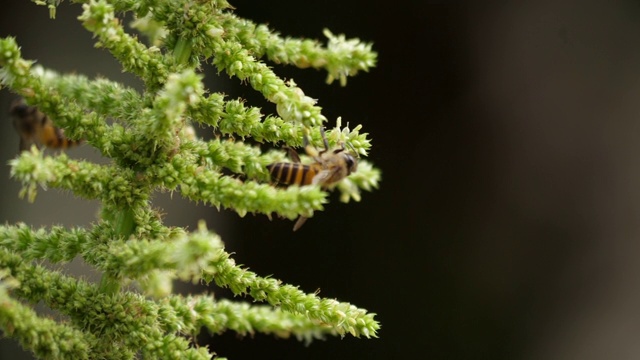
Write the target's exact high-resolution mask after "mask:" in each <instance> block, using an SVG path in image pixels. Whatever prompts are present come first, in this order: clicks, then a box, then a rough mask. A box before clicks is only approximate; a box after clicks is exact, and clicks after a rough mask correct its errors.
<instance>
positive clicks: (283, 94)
mask: <svg viewBox="0 0 640 360" xmlns="http://www.w3.org/2000/svg"><path fill="white" fill-rule="evenodd" d="M35 2H36V4H39V5H44V6H46V7H47V8H48V9H49V11H50V16H51V17H52V18H53V17H55V13H56V9H57V6H58V5H59V3H60V2H61V1H60V0H38V1H35ZM72 3H81V4H82V8H83V13H82V15H81V16H80V17H79V21H80V22H81V23H82V25H83V26H84V27H85V29H87V30H88V31H89V32H91V33H92V34H93V35H94V38H95V41H96V46H98V47H101V48H103V49H105V50H107V51H109V52H110V53H111V54H112V55H113V56H114V57H115V58H116V59H117V60H118V61H119V62H120V63H121V64H122V68H123V70H124V71H127V72H130V73H132V74H134V75H135V76H137V77H138V78H139V79H140V80H141V81H142V84H143V90H142V91H137V90H134V89H131V88H128V87H126V86H124V85H122V84H119V83H116V82H112V81H110V80H108V79H105V78H98V79H89V78H87V77H85V76H83V75H78V74H60V73H57V72H55V71H53V70H51V69H47V68H46V67H44V66H41V65H34V64H35V61H32V60H27V59H24V58H22V55H21V52H20V48H19V46H18V44H17V43H16V40H15V39H14V38H12V37H5V38H0V86H2V87H6V88H8V89H10V90H11V91H12V92H14V93H16V94H17V95H19V96H21V97H23V98H24V99H25V101H26V103H27V104H29V105H31V106H37V108H38V109H39V110H40V111H41V112H43V113H44V114H47V115H48V116H49V117H50V118H51V119H54V122H55V126H56V127H59V128H61V129H63V130H64V134H65V136H66V137H69V138H70V139H83V140H84V141H85V143H86V144H87V146H91V147H93V148H94V149H95V150H96V151H97V152H98V153H100V154H101V155H102V156H103V157H104V158H105V159H108V160H109V161H107V162H106V163H101V164H97V163H92V162H89V161H86V160H76V159H72V158H70V157H69V156H67V155H65V154H64V153H60V152H49V151H47V150H44V149H39V148H37V147H35V146H34V147H32V148H31V149H29V150H26V151H23V152H22V153H21V154H19V155H18V156H17V157H16V158H15V159H13V160H11V162H10V166H11V176H12V177H13V178H14V179H16V180H18V181H20V182H21V183H22V185H23V188H22V190H21V192H20V195H21V196H23V197H26V198H27V199H28V200H29V201H31V202H33V201H36V197H37V193H38V191H39V190H40V189H52V188H55V189H62V190H66V191H69V192H72V193H73V194H74V195H75V196H77V197H81V198H84V199H91V200H96V201H99V202H100V204H101V211H100V215H99V218H98V219H97V221H96V222H95V223H94V224H91V225H87V227H76V228H71V229H68V228H65V227H62V226H54V227H50V228H40V229H34V228H33V227H31V226H29V225H27V224H24V223H18V224H15V225H10V224H6V225H3V226H0V331H1V332H2V334H3V335H4V336H6V337H10V338H13V339H16V340H17V341H19V342H20V344H21V345H22V346H23V347H24V348H25V349H26V350H28V351H31V352H32V353H33V354H34V355H35V356H36V357H38V358H42V359H70V358H72V359H134V358H144V359H210V358H212V357H213V356H214V355H213V354H214V351H213V349H208V348H207V347H204V346H198V345H197V344H194V343H193V339H194V338H195V336H196V335H197V334H198V333H200V332H201V331H202V330H203V329H204V330H207V331H208V332H210V333H212V334H220V333H223V332H225V331H234V332H236V333H238V334H240V335H253V334H255V333H263V334H270V335H272V336H275V337H280V338H288V337H294V338H296V339H298V340H301V341H304V342H307V343H309V342H311V341H312V340H314V339H322V338H325V337H327V336H347V335H351V336H355V337H364V338H371V337H376V336H377V334H378V331H379V329H380V324H379V323H378V322H377V321H376V319H375V314H373V313H370V312H368V311H367V310H365V309H362V308H358V307H356V306H354V305H352V304H350V303H347V302H342V301H338V300H336V299H327V298H322V297H319V296H318V294H317V293H306V292H304V291H302V290H301V289H299V288H298V287H297V286H295V285H290V284H285V283H283V282H282V281H280V280H278V279H275V278H272V277H263V276H260V275H258V274H256V273H254V272H251V271H249V270H248V269H247V268H245V267H243V266H239V265H237V264H236V263H235V261H234V260H233V258H232V257H231V254H229V253H228V252H226V251H225V248H224V244H223V241H222V239H221V238H220V236H218V235H217V234H216V233H215V232H213V231H211V230H209V229H207V228H206V226H205V225H204V223H203V222H201V223H200V225H199V226H198V229H196V230H195V231H191V232H189V231H187V230H186V229H184V228H180V227H169V226H166V225H165V224H164V223H163V219H162V215H161V214H160V213H158V211H156V210H154V209H153V208H152V206H151V198H152V195H153V194H154V193H156V192H166V191H169V192H178V193H180V195H181V196H183V197H184V198H186V199H189V200H192V201H194V202H202V203H205V204H209V205H212V206H215V207H217V208H220V207H223V208H226V209H231V210H233V211H235V212H236V213H238V214H239V215H240V216H244V215H245V214H247V213H255V214H263V215H265V216H272V215H273V214H275V215H278V216H280V217H284V218H288V219H296V218H298V217H299V216H303V217H311V216H312V215H313V212H314V211H318V210H322V208H323V205H324V204H325V203H326V202H327V201H328V193H327V191H328V190H327V189H322V188H320V187H319V186H314V185H310V186H295V185H293V186H289V187H286V188H281V187H276V186H274V185H273V184H272V182H271V179H270V174H269V171H268V170H267V166H268V165H269V164H273V163H277V162H283V161H291V160H288V155H287V151H285V150H284V148H285V147H300V146H302V145H303V139H304V138H305V136H307V138H308V139H309V142H310V143H311V145H313V146H315V147H316V148H318V149H322V148H323V147H324V140H323V138H322V135H321V129H322V128H326V131H325V133H326V140H327V142H328V144H329V146H330V147H332V148H336V147H341V146H342V147H344V149H345V151H349V152H350V153H351V154H352V155H353V156H354V157H357V158H358V171H357V172H354V173H353V174H351V175H350V176H348V177H347V178H344V179H342V181H340V182H338V183H337V184H335V187H334V189H335V190H337V191H339V192H340V195H341V196H340V199H341V200H342V201H344V202H348V201H350V200H352V199H353V200H355V201H360V199H361V197H362V194H361V192H362V190H366V191H371V190H373V189H374V188H377V186H378V183H379V181H380V170H379V169H377V168H376V167H375V166H374V165H373V164H372V163H371V162H369V161H367V160H366V158H365V157H366V156H367V154H368V151H369V150H370V149H371V140H370V139H369V138H368V134H366V133H364V132H362V129H363V127H362V125H357V126H355V127H353V128H349V127H348V126H346V127H343V126H342V122H341V119H338V120H337V123H336V126H335V127H332V128H331V127H327V126H326V124H325V123H326V121H327V119H326V118H325V116H324V115H322V112H321V110H322V109H321V108H320V107H318V106H317V105H316V101H315V100H314V99H311V98H310V97H308V96H307V95H305V93H304V92H303V90H302V89H300V87H298V85H297V84H296V83H295V82H293V81H291V80H290V81H284V80H283V79H281V78H280V77H278V75H276V72H275V70H274V69H273V68H271V67H270V66H267V65H266V64H265V61H267V60H268V61H271V62H272V63H276V64H282V65H293V66H297V67H300V68H308V67H310V68H315V69H322V70H325V71H327V82H329V83H331V82H332V81H334V80H338V81H339V82H340V84H341V85H343V86H344V85H345V84H346V79H347V78H348V77H350V76H354V75H356V74H358V73H359V72H361V71H365V72H366V71H368V70H369V69H370V68H372V67H373V66H375V63H376V53H375V52H373V51H372V50H371V44H368V43H363V42H361V41H360V40H358V39H348V38H346V37H345V36H344V35H334V34H333V33H332V32H330V31H329V30H325V31H324V34H325V36H326V37H327V39H328V42H327V44H326V45H323V44H322V43H321V42H319V41H316V40H309V39H305V40H300V39H295V38H289V37H282V36H281V35H280V34H278V33H277V32H276V31H274V30H273V29H270V28H269V27H267V26H265V25H260V24H255V23H253V22H251V21H249V20H246V19H242V18H239V17H237V16H236V15H235V14H234V13H233V11H232V9H233V8H232V6H231V5H230V4H229V3H227V1H225V0H208V1H207V0H204V1H194V0H153V1H151V0H78V1H72ZM125 14H130V15H132V16H133V17H134V19H135V20H134V21H133V23H132V24H130V25H131V26H132V27H134V28H135V29H136V30H137V31H138V32H139V33H141V34H143V35H144V36H146V37H148V39H147V40H148V43H144V42H142V41H141V40H139V39H138V38H137V37H136V36H135V35H132V34H133V33H130V32H129V30H128V29H127V25H128V24H124V23H123V21H122V20H121V17H122V16H124V15H125ZM204 66H214V67H215V68H216V69H217V71H218V72H220V73H226V74H228V75H229V76H231V77H235V78H237V79H238V80H239V81H242V82H246V83H248V84H249V85H250V86H251V87H253V89H255V90H256V91H258V92H260V93H261V94H262V95H263V96H264V98H265V99H267V100H268V101H270V102H272V103H273V104H275V108H276V114H268V115H263V114H262V113H261V112H260V109H259V108H257V107H254V106H251V105H250V104H247V103H246V102H245V101H244V100H243V99H228V98H226V97H225V96H224V95H223V94H221V93H211V92H209V90H208V89H206V87H205V85H204V83H203V75H202V73H201V69H202V67H204ZM194 126H200V127H210V128H212V129H213V130H214V131H215V132H216V133H217V134H219V136H217V137H216V138H215V139H213V140H208V141H205V140H203V139H201V138H198V137H197V136H196V134H195V131H194ZM300 155H301V158H302V160H303V162H312V161H314V160H313V159H310V158H309V156H306V155H305V154H300ZM78 257H79V258H81V259H83V261H84V262H85V263H86V264H88V265H89V266H92V267H93V268H95V270H96V271H98V272H100V273H101V274H102V280H101V281H100V282H99V283H98V284H92V283H89V282H87V281H85V280H83V279H80V278H77V277H73V276H70V275H67V274H65V273H64V272H63V271H62V270H61V269H60V266H61V264H64V263H67V262H70V261H72V260H73V259H75V258H78ZM43 261H46V262H47V263H49V264H51V265H52V266H47V267H44V266H42V265H41V264H42V262H43ZM174 281H184V282H192V283H204V284H215V285H217V286H220V287H225V288H228V289H229V290H230V291H231V292H232V293H233V294H234V295H237V296H244V297H248V298H250V301H231V300H226V299H215V298H214V297H213V296H211V295H210V294H201V295H189V296H180V295H176V294H173V292H172V290H173V289H172V284H173V282H174ZM36 303H40V304H43V305H45V306H47V307H49V308H50V309H51V310H53V311H55V312H57V313H58V314H59V315H61V316H60V317H59V319H58V317H57V318H56V319H55V320H54V319H53V318H46V317H43V316H41V315H39V314H38V313H36V312H35V311H34V308H33V306H32V304H36Z"/></svg>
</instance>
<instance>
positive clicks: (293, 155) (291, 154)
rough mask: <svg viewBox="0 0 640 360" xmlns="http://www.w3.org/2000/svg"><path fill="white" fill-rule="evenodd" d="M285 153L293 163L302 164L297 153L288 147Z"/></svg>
mask: <svg viewBox="0 0 640 360" xmlns="http://www.w3.org/2000/svg"><path fill="white" fill-rule="evenodd" d="M287 152H288V153H289V157H290V158H291V160H292V161H293V162H295V163H299V162H302V161H300V156H299V155H298V153H297V152H296V151H295V150H294V149H293V148H290V147H287Z"/></svg>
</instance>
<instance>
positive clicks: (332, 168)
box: [267, 127, 358, 231]
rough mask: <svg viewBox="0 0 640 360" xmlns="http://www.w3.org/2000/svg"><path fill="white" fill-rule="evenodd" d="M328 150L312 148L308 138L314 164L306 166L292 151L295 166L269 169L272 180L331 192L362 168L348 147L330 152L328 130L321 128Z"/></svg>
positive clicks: (279, 164) (282, 164)
mask: <svg viewBox="0 0 640 360" xmlns="http://www.w3.org/2000/svg"><path fill="white" fill-rule="evenodd" d="M320 134H321V135H322V141H323V142H324V150H321V151H318V150H317V149H316V148H315V147H313V146H311V145H310V144H309V139H308V138H307V135H306V134H305V136H304V138H303V146H304V149H305V151H306V153H307V155H309V156H310V157H311V158H313V160H314V162H313V163H311V164H303V163H302V162H301V161H300V156H298V153H297V152H296V151H295V150H293V149H292V148H288V151H289V157H291V160H293V162H277V163H273V164H269V165H267V169H268V170H269V174H270V175H271V179H272V180H273V181H275V182H277V183H280V184H284V185H300V186H301V185H318V186H320V187H321V188H323V189H330V188H332V187H333V186H334V185H335V184H337V183H338V182H339V181H340V180H342V179H344V178H345V177H347V176H349V174H351V173H352V172H355V171H356V170H357V168H358V160H357V158H356V157H355V156H354V155H352V154H351V153H349V152H347V151H345V150H346V149H345V147H344V144H342V145H341V147H340V148H337V149H333V150H329V142H328V141H327V138H326V136H325V134H324V128H322V127H321V128H320ZM306 220H307V217H305V216H300V217H299V218H298V220H297V221H296V223H295V225H294V226H293V231H296V230H298V229H299V228H300V227H301V226H302V225H303V224H304V222H305V221H306Z"/></svg>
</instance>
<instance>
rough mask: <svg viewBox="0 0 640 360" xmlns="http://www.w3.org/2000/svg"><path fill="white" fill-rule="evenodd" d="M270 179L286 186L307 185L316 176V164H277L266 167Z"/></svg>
mask: <svg viewBox="0 0 640 360" xmlns="http://www.w3.org/2000/svg"><path fill="white" fill-rule="evenodd" d="M267 169H269V174H271V179H273V180H274V181H276V182H278V183H280V184H286V185H309V184H311V183H312V181H313V178H314V177H315V176H316V175H317V174H318V171H319V169H318V166H317V164H312V165H306V164H302V163H293V162H279V163H275V164H270V165H267Z"/></svg>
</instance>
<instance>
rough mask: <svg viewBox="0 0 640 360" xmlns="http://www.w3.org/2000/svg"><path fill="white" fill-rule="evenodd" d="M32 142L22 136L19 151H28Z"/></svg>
mask: <svg viewBox="0 0 640 360" xmlns="http://www.w3.org/2000/svg"><path fill="white" fill-rule="evenodd" d="M32 144H33V142H32V141H31V140H29V139H25V137H24V136H21V137H20V151H25V150H29V148H30V147H31V145H32Z"/></svg>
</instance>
